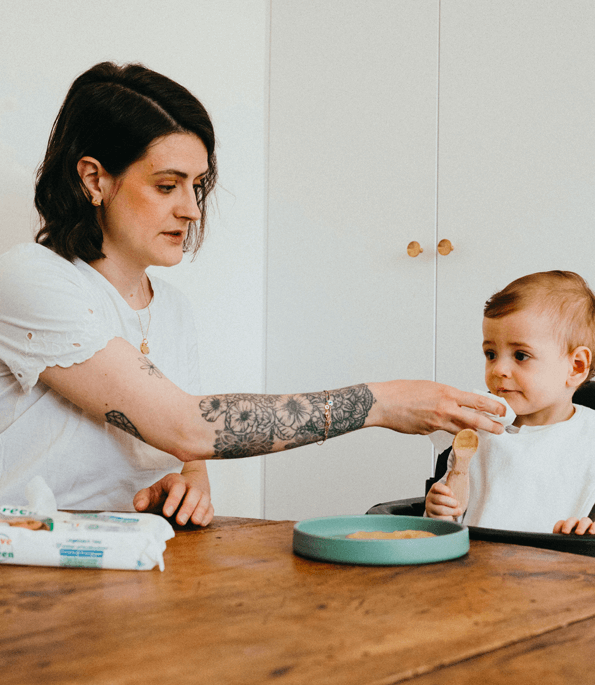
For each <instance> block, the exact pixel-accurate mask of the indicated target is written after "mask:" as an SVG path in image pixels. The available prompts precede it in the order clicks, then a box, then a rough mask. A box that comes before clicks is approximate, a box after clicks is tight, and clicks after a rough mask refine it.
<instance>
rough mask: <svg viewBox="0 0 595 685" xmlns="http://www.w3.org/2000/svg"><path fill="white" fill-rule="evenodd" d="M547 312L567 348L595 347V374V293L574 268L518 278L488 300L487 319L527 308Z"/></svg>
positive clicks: (594, 358) (594, 354) (594, 365)
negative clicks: (572, 269)
mask: <svg viewBox="0 0 595 685" xmlns="http://www.w3.org/2000/svg"><path fill="white" fill-rule="evenodd" d="M529 308H535V309H537V311H539V312H542V313H546V314H548V316H549V317H550V319H551V322H552V331H553V333H554V335H556V336H557V337H558V339H559V340H560V344H561V345H562V348H563V349H566V350H567V351H568V352H572V351H573V350H575V349H576V348H577V347H581V346H583V345H584V346H585V347H588V348H589V349H590V350H591V368H590V369H589V376H588V379H590V378H592V377H593V376H594V375H595V295H594V294H593V291H592V290H591V288H589V286H588V284H587V282H586V281H585V279H584V278H582V277H581V276H579V275H578V274H576V273H574V272H573V271H540V272H538V273H534V274H529V275H527V276H522V277H521V278H517V279H516V280H515V281H512V283H509V284H508V285H507V286H506V288H504V289H503V290H501V291H500V292H497V293H495V294H494V295H492V297H490V299H489V300H488V301H487V302H486V303H485V307H484V310H483V313H484V316H485V317H486V318H487V319H499V318H501V317H503V316H507V315H508V314H513V313H514V312H518V311H521V310H523V309H529Z"/></svg>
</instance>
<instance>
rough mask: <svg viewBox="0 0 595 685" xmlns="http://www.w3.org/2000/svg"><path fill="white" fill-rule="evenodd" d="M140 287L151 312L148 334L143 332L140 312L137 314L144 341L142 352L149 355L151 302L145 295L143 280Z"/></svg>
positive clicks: (141, 345) (141, 347) (141, 346)
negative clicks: (148, 337) (148, 338)
mask: <svg viewBox="0 0 595 685" xmlns="http://www.w3.org/2000/svg"><path fill="white" fill-rule="evenodd" d="M140 287H141V288H142V289H143V296H144V298H145V300H146V302H147V310H148V311H149V323H148V325H147V332H146V333H145V331H144V330H143V322H142V321H141V318H140V314H139V313H138V312H136V315H137V316H138V323H139V324H140V332H141V334H142V336H143V340H142V342H141V344H140V351H141V352H142V353H143V354H149V341H148V340H147V336H148V335H149V328H150V326H151V307H150V303H149V301H148V300H147V296H146V294H145V286H144V285H143V281H142V279H141V282H140Z"/></svg>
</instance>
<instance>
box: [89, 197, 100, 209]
mask: <svg viewBox="0 0 595 685" xmlns="http://www.w3.org/2000/svg"><path fill="white" fill-rule="evenodd" d="M91 204H92V205H93V206H94V207H101V200H100V199H99V198H93V199H92V200H91Z"/></svg>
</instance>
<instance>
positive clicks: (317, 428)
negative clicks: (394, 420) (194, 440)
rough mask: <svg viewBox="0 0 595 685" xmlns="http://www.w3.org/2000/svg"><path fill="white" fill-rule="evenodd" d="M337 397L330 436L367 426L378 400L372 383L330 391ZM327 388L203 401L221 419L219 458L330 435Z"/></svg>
mask: <svg viewBox="0 0 595 685" xmlns="http://www.w3.org/2000/svg"><path fill="white" fill-rule="evenodd" d="M330 399H331V400H332V401H333V405H332V413H331V425H330V428H329V432H328V437H329V438H331V437H333V436H336V435H342V434H343V433H348V432H350V431H354V430H357V429H358V428H362V427H363V425H364V423H365V421H366V418H367V416H368V414H369V412H370V409H371V408H372V405H373V404H374V402H375V401H376V400H375V399H374V396H373V395H372V392H371V391H370V389H369V388H368V386H367V385H363V384H362V385H354V386H351V387H349V388H343V389H341V390H334V391H333V392H331V393H330ZM324 404H325V397H324V393H304V394H299V395H214V396H212V397H207V398H205V399H204V400H202V402H201V403H200V408H201V411H202V412H203V414H202V416H203V418H205V419H206V420H207V421H211V422H215V421H219V420H220V419H221V423H222V424H223V427H222V428H221V429H220V430H216V431H215V433H216V435H217V438H216V440H215V444H214V449H215V454H214V455H213V458H214V459H238V458H240V457H252V456H254V455H256V454H268V453H269V452H272V451H273V445H274V444H275V442H276V441H282V442H284V443H286V444H285V445H284V448H285V449H291V448H292V447H299V446H300V445H307V444H309V443H312V442H316V441H317V440H320V439H321V438H322V437H323V436H324V423H325V417H324Z"/></svg>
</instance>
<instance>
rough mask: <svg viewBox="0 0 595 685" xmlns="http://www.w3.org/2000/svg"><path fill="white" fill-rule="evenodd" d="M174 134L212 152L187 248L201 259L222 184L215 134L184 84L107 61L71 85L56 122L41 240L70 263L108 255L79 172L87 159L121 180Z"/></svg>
mask: <svg viewBox="0 0 595 685" xmlns="http://www.w3.org/2000/svg"><path fill="white" fill-rule="evenodd" d="M171 133H193V134H195V135H196V136H197V137H198V138H200V140H201V141H202V142H203V144H204V146H205V147H206V149H207V154H208V164H209V169H208V172H207V174H206V176H205V177H204V178H203V180H202V189H201V193H200V194H198V195H197V204H198V208H199V210H200V212H201V218H200V223H199V224H198V225H196V223H192V224H191V225H190V228H189V231H188V235H187V237H186V240H185V242H184V251H185V252H188V251H190V252H192V253H193V254H196V252H197V251H198V249H199V247H200V246H201V244H202V242H203V239H204V232H205V225H206V200H207V196H208V195H209V193H210V191H211V190H212V189H213V188H214V186H215V184H216V182H217V162H216V157H215V132H214V129H213V124H212V123H211V119H210V118H209V115H208V113H207V111H206V109H205V108H204V107H203V105H202V104H201V103H200V102H199V101H198V100H197V99H196V98H195V97H194V95H192V93H190V92H189V91H188V90H186V88H184V87H183V86H181V85H180V84H178V83H176V82H175V81H172V80H171V79H170V78H168V77H167V76H163V75H162V74H158V73H157V72H155V71H151V70H150V69H147V68H146V67H145V66H143V65H142V64H125V65H123V66H119V65H117V64H114V63H113V62H101V63H100V64H96V65H95V66H94V67H92V68H91V69H89V70H88V71H86V72H84V73H83V74H81V75H80V76H79V77H78V78H77V79H76V80H75V81H74V82H73V84H72V86H71V87H70V90H69V91H68V94H67V95H66V99H65V100H64V103H63V104H62V107H61V108H60V112H59V113H58V116H57V117H56V120H55V122H54V125H53V128H52V132H51V134H50V139H49V142H48V147H47V151H46V154H45V158H44V160H43V162H42V164H41V165H40V167H39V170H38V173H37V183H36V186H35V207H36V208H37V211H38V212H39V215H40V219H41V228H40V230H39V232H38V233H37V235H36V237H35V240H36V242H38V243H41V244H42V245H45V246H46V247H49V248H51V249H52V250H54V252H57V253H58V254H59V255H61V256H62V257H64V258H66V259H68V260H69V261H72V260H73V259H74V258H75V257H79V258H80V259H82V260H84V261H86V262H91V261H94V260H96V259H102V258H103V257H105V255H104V254H103V252H102V250H101V247H102V244H103V234H102V231H101V227H100V225H99V223H98V221H97V218H96V211H95V208H94V207H93V205H92V204H91V202H90V197H89V193H88V191H87V189H86V187H85V186H84V184H83V182H82V180H81V178H80V176H79V174H78V170H77V164H78V162H79V160H80V159H81V158H82V157H84V156H87V155H88V156H90V157H94V158H95V159H97V160H98V161H99V162H100V163H101V164H102V166H103V167H104V169H105V170H106V171H107V172H108V173H109V174H110V175H112V176H114V177H117V176H120V175H121V174H122V173H124V172H125V171H126V169H127V168H128V167H129V166H130V165H131V164H133V163H134V162H136V161H137V160H139V159H140V158H141V157H142V156H143V155H144V154H145V152H146V150H147V148H148V147H149V145H150V144H151V143H152V142H153V141H154V140H156V139H157V138H160V137H162V136H165V135H169V134H171Z"/></svg>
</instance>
